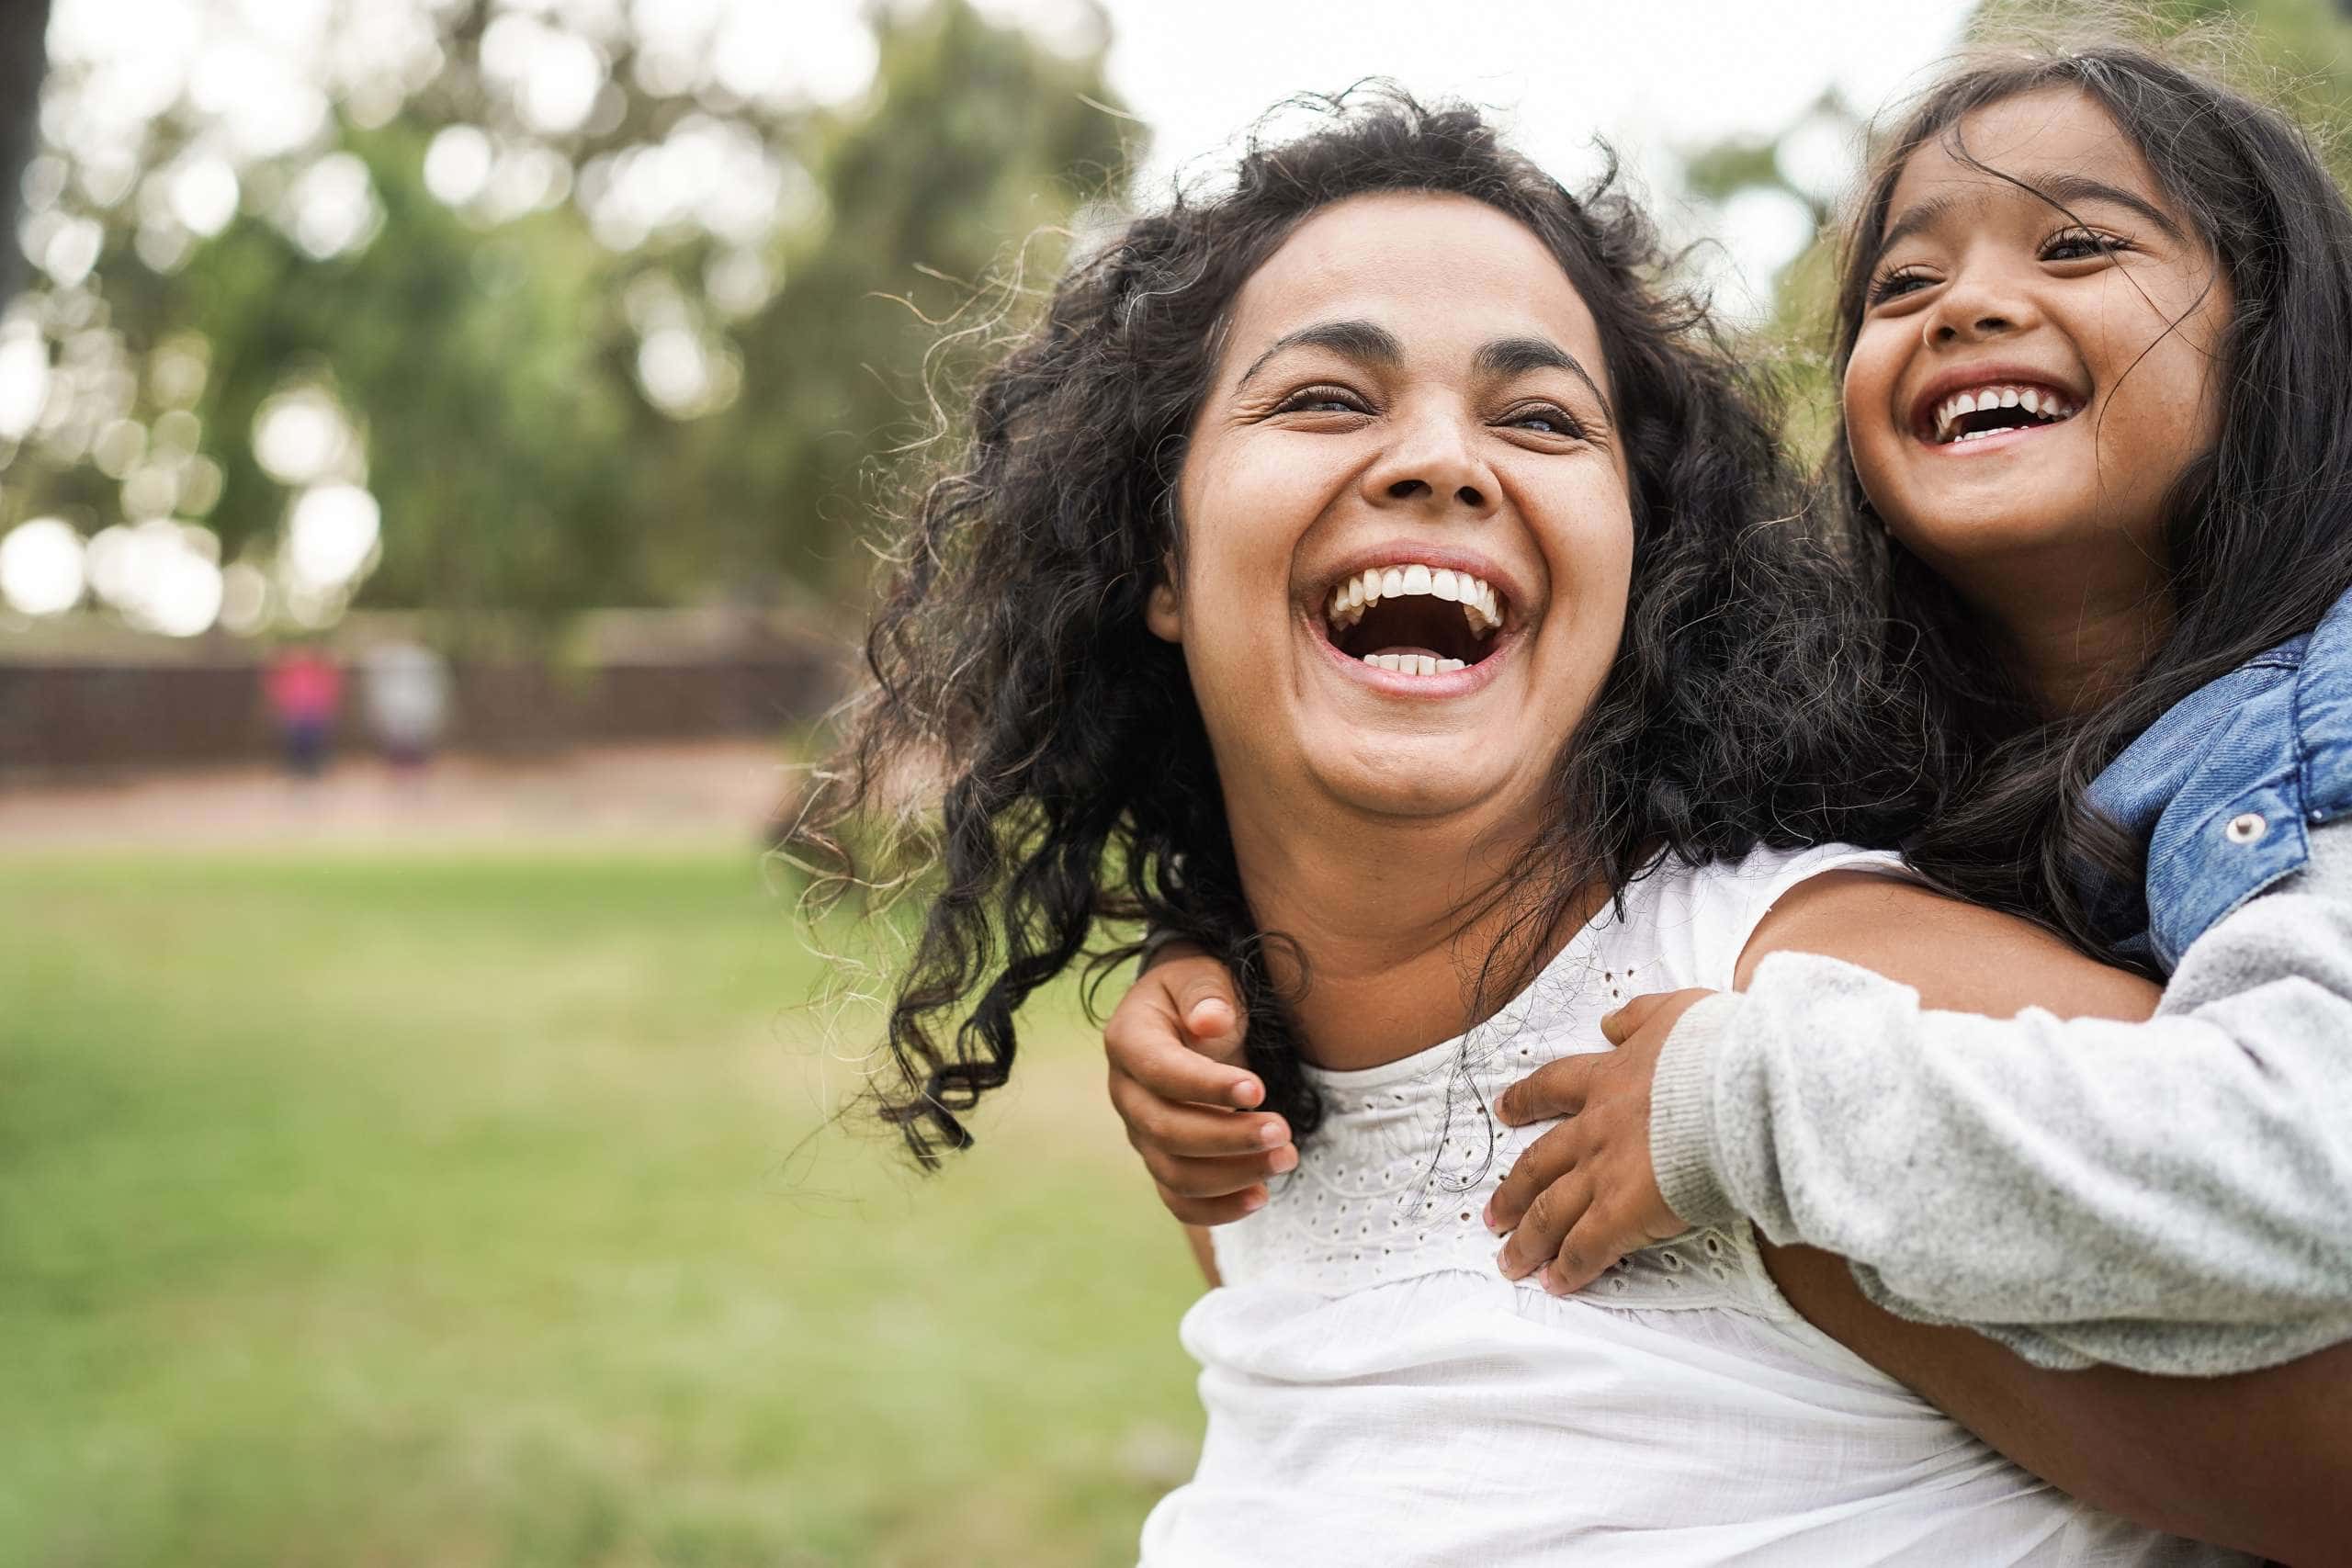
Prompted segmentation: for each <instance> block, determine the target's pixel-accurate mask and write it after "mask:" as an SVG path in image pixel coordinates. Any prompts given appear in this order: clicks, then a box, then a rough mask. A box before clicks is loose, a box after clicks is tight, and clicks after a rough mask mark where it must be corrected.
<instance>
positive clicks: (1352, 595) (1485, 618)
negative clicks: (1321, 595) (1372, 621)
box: [1326, 563, 1503, 637]
mask: <svg viewBox="0 0 2352 1568" xmlns="http://www.w3.org/2000/svg"><path fill="white" fill-rule="evenodd" d="M1421 593H1426V594H1430V595H1431V596H1433V597H1435V598H1439V599H1443V600H1447V601H1449V602H1450V603H1453V604H1460V605H1461V606H1462V616H1463V618H1464V620H1466V621H1468V622H1469V623H1470V629H1471V630H1472V631H1474V632H1476V633H1477V634H1478V635H1479V636H1480V637H1484V636H1486V635H1487V633H1489V632H1491V631H1493V630H1494V629H1495V628H1496V627H1498V626H1501V625H1502V624H1503V613H1502V602H1501V601H1500V600H1499V599H1498V598H1497V597H1496V595H1495V591H1494V589H1492V588H1491V587H1489V586H1487V580H1486V579H1485V578H1483V577H1473V576H1471V575H1470V574H1469V573H1468V572H1466V571H1453V570H1448V569H1447V568H1445V567H1442V566H1441V567H1427V566H1422V565H1419V563H1415V564H1414V565H1411V566H1375V567H1372V568H1369V569H1367V570H1363V571H1360V572H1358V573H1356V575H1355V576H1353V577H1351V578H1349V579H1348V580H1347V581H1345V582H1342V583H1340V585H1339V586H1338V587H1337V588H1334V589H1333V590H1331V598H1330V602H1329V604H1328V605H1327V606H1326V609H1327V611H1328V613H1329V616H1330V620H1331V625H1332V626H1333V628H1334V629H1336V630H1341V631H1344V630H1345V629H1347V628H1348V627H1349V626H1353V625H1355V624H1356V622H1358V621H1359V620H1362V619H1363V611H1364V606H1365V605H1367V604H1379V603H1380V602H1381V601H1382V600H1383V599H1402V598H1410V597H1412V596H1413V595H1415V594H1421Z"/></svg>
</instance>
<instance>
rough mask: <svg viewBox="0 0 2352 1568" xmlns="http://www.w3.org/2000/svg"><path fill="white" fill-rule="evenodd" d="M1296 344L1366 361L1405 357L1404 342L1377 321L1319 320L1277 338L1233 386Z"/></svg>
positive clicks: (1239, 386)
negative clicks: (1324, 349) (1309, 325)
mask: <svg viewBox="0 0 2352 1568" xmlns="http://www.w3.org/2000/svg"><path fill="white" fill-rule="evenodd" d="M1292 348H1328V349H1329V350H1330V351H1331V352H1332V353H1334V354H1336V355H1340V357H1341V358H1342V359H1352V360H1355V361H1357V362H1358V363H1360V364H1365V365H1379V366H1394V365H1400V364H1402V363H1403V362H1404V359H1405V345H1404V344H1402V343H1401V342H1399V341H1398V340H1397V334H1396V333H1392V332H1390V331H1389V330H1388V329H1387V328H1386V327H1384V326H1382V325H1381V324H1380V323H1379V322H1377V321H1317V323H1316V324H1315V325H1313V326H1311V327H1301V328H1299V329H1298V331H1296V332H1295V333H1283V335H1282V336H1280V337H1278V338H1276V339H1275V340H1274V342H1273V345H1272V347H1270V348H1268V349H1267V350H1266V352H1265V353H1263V354H1261V355H1259V356H1258V357H1257V358H1256V359H1255V360H1253V361H1251V363H1250V368H1249V369H1247V370H1244V371H1243V372H1242V373H1241V379H1240V380H1238V381H1236V382H1235V383H1234V384H1233V389H1234V390H1235V391H1237V392H1238V391H1239V390H1240V389H1242V388H1244V387H1246V386H1248V385H1249V384H1250V377H1252V376H1255V375H1256V374H1257V373H1258V372H1259V371H1261V370H1262V369H1264V368H1265V366H1266V361H1268V360H1269V359H1272V357H1273V356H1274V355H1277V354H1280V353H1282V352H1283V350H1285V349H1292Z"/></svg>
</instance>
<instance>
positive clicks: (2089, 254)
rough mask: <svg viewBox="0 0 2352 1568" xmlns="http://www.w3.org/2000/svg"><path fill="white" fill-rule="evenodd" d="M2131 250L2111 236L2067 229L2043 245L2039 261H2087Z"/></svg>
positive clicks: (2126, 244)
mask: <svg viewBox="0 0 2352 1568" xmlns="http://www.w3.org/2000/svg"><path fill="white" fill-rule="evenodd" d="M2130 249H2131V246H2130V245H2129V244H2128V243H2125V242H2124V241H2122V240H2119V239H2117V238H2116V237H2115V236H2114V235H2112V234H2098V233H2094V232H2092V231H2090V230H2088V229H2069V230H2067V231H2065V232H2064V233H2063V234H2055V235H2052V237H2051V238H2050V239H2049V240H2047V241H2046V242H2044V243H2043V244H2042V247H2041V259H2042V260H2043V261H2046V262H2062V261H2089V260H2090V259H2091V258H2093V257H2094V256H2104V255H2112V254H2115V253H2116V252H2118V251H2128V250H2130Z"/></svg>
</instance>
